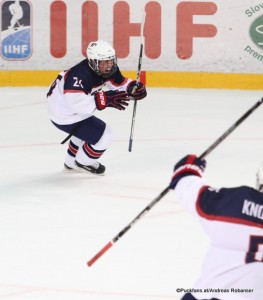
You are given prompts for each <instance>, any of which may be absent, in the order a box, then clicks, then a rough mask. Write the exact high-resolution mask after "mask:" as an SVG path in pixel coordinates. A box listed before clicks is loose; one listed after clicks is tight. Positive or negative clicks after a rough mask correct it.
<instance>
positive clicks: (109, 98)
mask: <svg viewBox="0 0 263 300" xmlns="http://www.w3.org/2000/svg"><path fill="white" fill-rule="evenodd" d="M94 99H95V103H96V106H97V109H98V110H103V109H105V108H106V107H114V108H116V109H119V110H124V109H125V108H126V106H128V105H129V103H128V101H130V98H129V96H128V94H127V93H126V92H124V91H121V92H120V91H107V92H103V91H99V92H97V93H95V95H94Z"/></svg>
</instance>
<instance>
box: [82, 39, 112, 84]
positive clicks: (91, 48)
mask: <svg viewBox="0 0 263 300" xmlns="http://www.w3.org/2000/svg"><path fill="white" fill-rule="evenodd" d="M86 53H87V59H88V62H89V66H90V67H91V69H92V70H93V71H94V72H95V73H97V74H98V75H99V76H102V77H104V78H108V77H111V76H112V75H113V74H114V73H115V72H116V70H117V58H116V55H115V50H114V49H113V48H112V46H111V45H110V44H109V43H107V42H105V41H102V40H98V41H94V42H90V43H89V45H88V48H87V51H86ZM103 60H112V61H113V65H112V67H111V69H110V70H109V71H108V72H107V73H106V74H105V73H101V72H100V70H99V62H100V61H103Z"/></svg>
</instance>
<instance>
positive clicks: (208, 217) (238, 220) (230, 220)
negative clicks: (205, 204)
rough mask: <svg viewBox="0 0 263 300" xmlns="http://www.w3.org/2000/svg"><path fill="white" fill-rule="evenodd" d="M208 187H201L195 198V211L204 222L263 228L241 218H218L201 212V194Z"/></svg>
mask: <svg viewBox="0 0 263 300" xmlns="http://www.w3.org/2000/svg"><path fill="white" fill-rule="evenodd" d="M208 187H209V186H207V185H206V186H203V187H202V188H201V189H200V191H199V193H198V196H197V200H196V211H197V213H198V215H199V216H200V217H202V218H204V219H206V220H209V221H219V222H226V223H234V224H241V225H246V226H253V227H259V228H263V225H261V224H258V223H257V222H253V221H248V220H244V219H241V218H235V217H225V216H218V215H212V214H207V213H205V212H204V211H203V210H202V207H201V205H200V201H201V195H202V193H203V192H204V191H205V190H206V189H207V188H208Z"/></svg>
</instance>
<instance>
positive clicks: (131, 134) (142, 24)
mask: <svg viewBox="0 0 263 300" xmlns="http://www.w3.org/2000/svg"><path fill="white" fill-rule="evenodd" d="M144 22H145V13H144V14H143V18H142V22H141V45H140V53H139V61H138V69H137V77H136V83H137V85H138V83H139V81H140V77H141V67H142V54H143V29H144ZM137 85H136V86H135V87H134V88H133V90H132V94H133V93H135V91H136V89H137ZM136 109H137V100H134V104H133V113H132V123H131V132H130V139H129V147H128V151H129V152H131V151H132V143H133V132H134V126H135V117H136Z"/></svg>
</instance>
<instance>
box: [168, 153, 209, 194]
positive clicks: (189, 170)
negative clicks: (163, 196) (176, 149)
mask: <svg viewBox="0 0 263 300" xmlns="http://www.w3.org/2000/svg"><path fill="white" fill-rule="evenodd" d="M205 167H206V161H205V160H204V159H199V158H198V157H197V156H196V155H192V154H190V155H186V156H185V157H184V158H182V159H181V160H179V162H178V163H177V164H176V165H175V166H174V174H173V177H172V180H171V183H170V188H171V189H175V187H176V185H177V183H178V182H179V180H180V179H182V178H183V177H185V176H188V175H196V176H199V177H202V174H203V172H204V170H205Z"/></svg>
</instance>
